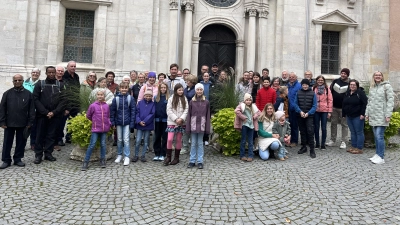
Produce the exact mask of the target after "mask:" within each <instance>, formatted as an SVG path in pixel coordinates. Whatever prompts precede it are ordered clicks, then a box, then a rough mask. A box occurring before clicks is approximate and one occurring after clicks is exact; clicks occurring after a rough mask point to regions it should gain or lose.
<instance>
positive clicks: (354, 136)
mask: <svg viewBox="0 0 400 225" xmlns="http://www.w3.org/2000/svg"><path fill="white" fill-rule="evenodd" d="M346 119H347V125H348V126H349V128H350V134H351V146H352V147H354V148H358V149H363V147H364V140H365V137H364V120H360V117H359V116H356V117H348V116H346Z"/></svg>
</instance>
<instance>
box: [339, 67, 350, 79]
mask: <svg viewBox="0 0 400 225" xmlns="http://www.w3.org/2000/svg"><path fill="white" fill-rule="evenodd" d="M343 72H345V73H346V74H347V76H348V77H349V76H350V70H349V69H347V68H343V69H342V70H341V71H340V73H343Z"/></svg>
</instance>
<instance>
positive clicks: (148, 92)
mask: <svg viewBox="0 0 400 225" xmlns="http://www.w3.org/2000/svg"><path fill="white" fill-rule="evenodd" d="M146 95H151V96H153V92H152V91H151V90H146V91H145V92H144V95H143V96H146Z"/></svg>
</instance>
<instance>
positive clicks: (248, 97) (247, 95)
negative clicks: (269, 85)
mask: <svg viewBox="0 0 400 225" xmlns="http://www.w3.org/2000/svg"><path fill="white" fill-rule="evenodd" d="M247 99H251V100H252V101H253V97H251V94H249V93H246V94H244V99H243V101H246V100H247Z"/></svg>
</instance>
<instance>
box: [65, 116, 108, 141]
mask: <svg viewBox="0 0 400 225" xmlns="http://www.w3.org/2000/svg"><path fill="white" fill-rule="evenodd" d="M67 128H68V131H71V133H72V138H71V141H72V143H74V144H78V145H79V146H80V147H81V148H87V147H88V146H89V144H90V137H91V135H92V121H90V120H89V119H88V118H86V112H85V111H84V112H82V113H78V115H76V116H75V117H74V118H70V119H69V120H68V123H67ZM112 134H113V130H112V129H110V131H109V132H108V133H107V136H109V135H112ZM99 146H100V144H99V140H98V141H97V143H96V148H98V147H99Z"/></svg>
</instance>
